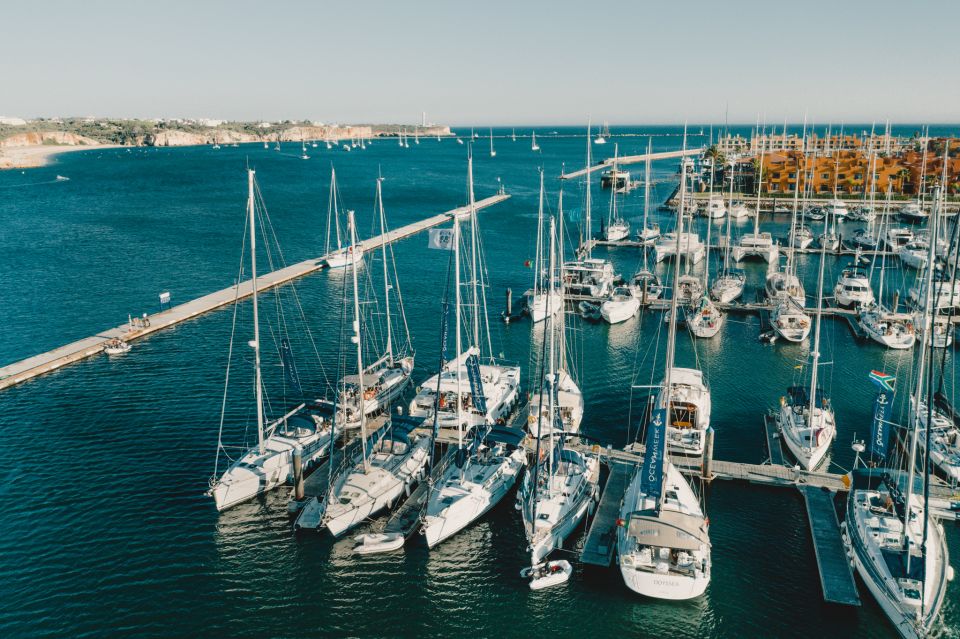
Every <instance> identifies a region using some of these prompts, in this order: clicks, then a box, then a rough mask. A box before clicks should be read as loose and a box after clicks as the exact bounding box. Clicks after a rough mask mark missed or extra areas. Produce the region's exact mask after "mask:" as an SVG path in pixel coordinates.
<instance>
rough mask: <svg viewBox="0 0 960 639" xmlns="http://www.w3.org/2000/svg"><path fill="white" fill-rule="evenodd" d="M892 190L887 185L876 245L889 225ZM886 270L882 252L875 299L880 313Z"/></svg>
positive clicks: (891, 187) (890, 185) (885, 261)
mask: <svg viewBox="0 0 960 639" xmlns="http://www.w3.org/2000/svg"><path fill="white" fill-rule="evenodd" d="M892 190H893V185H892V184H889V183H888V184H887V201H886V204H884V207H883V219H882V220H881V221H880V228H879V229H878V230H877V237H876V239H877V244H879V243H880V236H881V235H882V234H883V229H884V224H885V223H889V219H890V197H891V193H892ZM886 270H887V252H886V251H884V252H883V253H882V254H881V255H880V290H879V292H878V293H877V299H878V300H879V304H878V306H879V307H880V308H879V310H880V311H883V275H884V273H885V272H886ZM890 310H891V311H892V312H894V313H896V312H897V309H895V308H892V309H890Z"/></svg>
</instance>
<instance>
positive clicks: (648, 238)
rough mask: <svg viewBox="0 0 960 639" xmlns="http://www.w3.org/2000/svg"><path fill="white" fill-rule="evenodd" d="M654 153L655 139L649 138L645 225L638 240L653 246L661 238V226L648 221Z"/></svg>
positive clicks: (639, 232)
mask: <svg viewBox="0 0 960 639" xmlns="http://www.w3.org/2000/svg"><path fill="white" fill-rule="evenodd" d="M652 153H653V139H652V138H647V160H646V165H645V168H644V174H643V225H642V226H641V227H640V230H639V231H637V240H638V241H639V242H640V243H641V244H643V245H644V246H652V245H653V244H654V243H656V241H657V240H658V239H659V238H660V226H659V225H657V224H651V223H649V222H648V220H649V219H650V164H651V158H650V156H651V155H652ZM644 253H646V251H644Z"/></svg>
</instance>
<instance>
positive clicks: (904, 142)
mask: <svg viewBox="0 0 960 639" xmlns="http://www.w3.org/2000/svg"><path fill="white" fill-rule="evenodd" d="M922 143H923V139H921V138H901V137H893V136H891V135H887V134H874V135H870V134H869V133H868V132H864V133H863V134H862V135H859V136H858V135H856V134H845V135H842V136H841V135H839V134H831V135H829V136H819V135H817V134H816V133H811V134H809V135H807V137H806V139H804V138H801V137H800V136H799V135H797V134H795V133H790V134H788V135H783V134H782V133H781V134H773V135H767V134H764V135H754V136H751V137H750V138H749V139H748V138H745V137H743V136H742V135H730V134H727V135H725V136H723V137H721V138H720V139H719V140H718V141H717V148H718V149H719V150H720V151H721V152H722V153H723V154H724V155H754V154H757V153H759V152H760V149H761V148H762V149H763V151H764V152H765V153H775V152H783V151H805V152H807V153H824V154H829V153H834V152H836V151H838V150H841V151H862V152H865V153H869V152H871V151H877V152H881V153H901V152H903V151H905V150H908V149H911V148H914V147H917V146H919V145H921V144H922Z"/></svg>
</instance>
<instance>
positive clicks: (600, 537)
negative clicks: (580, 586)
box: [580, 463, 633, 568]
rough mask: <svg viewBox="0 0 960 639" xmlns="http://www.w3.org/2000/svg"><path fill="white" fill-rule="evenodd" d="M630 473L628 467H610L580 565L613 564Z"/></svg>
mask: <svg viewBox="0 0 960 639" xmlns="http://www.w3.org/2000/svg"><path fill="white" fill-rule="evenodd" d="M632 469H633V466H631V465H629V464H623V463H612V464H610V476H609V477H607V484H606V486H604V488H603V495H602V496H601V497H600V503H599V505H598V506H597V510H596V514H595V515H594V516H593V521H592V522H591V523H590V529H589V531H588V532H587V538H586V541H585V542H584V544H583V551H581V553H580V561H582V562H583V563H585V564H591V565H593V566H603V567H604V568H606V567H608V566H610V563H611V562H612V561H613V554H614V552H616V550H617V519H619V517H620V503H621V502H622V501H623V494H624V493H625V492H626V490H627V484H628V483H629V482H630V471H631V470H632Z"/></svg>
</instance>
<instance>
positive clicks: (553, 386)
mask: <svg viewBox="0 0 960 639" xmlns="http://www.w3.org/2000/svg"><path fill="white" fill-rule="evenodd" d="M554 231H555V228H554V222H553V218H552V217H551V218H550V259H549V262H548V264H549V269H550V284H549V286H550V289H549V293H548V295H547V321H549V322H550V333H549V335H550V336H549V340H550V341H549V343H548V346H547V349H548V350H549V351H550V354H549V358H550V369H549V371H550V372H549V378H550V400H549V401H550V423H549V425H548V426H547V433H548V440H547V441H549V442H550V452H549V458H548V461H547V464H548V466H547V478H548V479H549V481H548V482H547V495H549V496H550V497H552V496H553V473H554V459H553V449H554V446H553V421H554V418H555V416H556V410H557V407H556V402H555V398H556V395H557V363H556V359H555V358H554V354H555V351H556V340H555V333H556V328H557V327H556V322H555V320H554V310H553V303H554V295H553V288H554V284H555V281H554V272H553V270H554V268H555V267H556V264H555V262H554V259H555V254H554ZM534 525H536V524H534Z"/></svg>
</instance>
